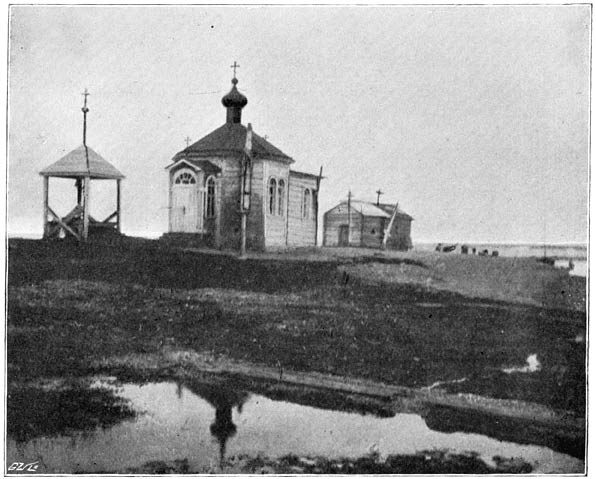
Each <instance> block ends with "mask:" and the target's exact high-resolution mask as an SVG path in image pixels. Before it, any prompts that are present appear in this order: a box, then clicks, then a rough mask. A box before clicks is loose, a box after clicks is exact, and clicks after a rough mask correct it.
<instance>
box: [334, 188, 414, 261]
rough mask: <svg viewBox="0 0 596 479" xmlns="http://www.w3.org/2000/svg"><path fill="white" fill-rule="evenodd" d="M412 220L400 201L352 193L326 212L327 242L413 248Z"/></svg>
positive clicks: (374, 246)
mask: <svg viewBox="0 0 596 479" xmlns="http://www.w3.org/2000/svg"><path fill="white" fill-rule="evenodd" d="M377 193H380V192H377ZM412 221H413V218H412V217H411V216H410V215H409V214H407V213H406V212H405V211H403V210H402V209H401V208H400V207H399V206H398V205H397V204H389V203H380V202H379V201H378V199H377V202H376V203H373V202H369V201H357V200H352V199H351V195H349V196H348V201H343V202H341V203H339V204H338V205H337V206H335V207H333V208H331V209H330V210H329V211H327V212H326V213H325V214H324V215H323V246H352V247H354V246H355V247H361V248H386V249H392V250H399V251H407V250H409V249H412V238H411V229H412Z"/></svg>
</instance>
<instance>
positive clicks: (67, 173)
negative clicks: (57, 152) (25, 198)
mask: <svg viewBox="0 0 596 479" xmlns="http://www.w3.org/2000/svg"><path fill="white" fill-rule="evenodd" d="M87 150H88V152H89V169H87V159H86V155H85V146H84V145H81V146H79V147H78V148H76V149H74V150H72V151H71V152H70V153H68V154H67V155H66V156H63V157H62V158H60V159H59V160H58V161H57V162H56V163H53V164H51V165H50V166H48V167H47V168H45V169H43V170H41V171H40V175H43V176H57V177H60V178H80V177H85V176H89V177H91V178H95V179H114V180H116V179H122V178H124V175H123V174H122V173H120V172H119V171H118V170H117V169H116V168H115V167H114V166H113V165H112V164H110V163H109V162H107V161H106V160H104V159H103V158H102V157H101V156H100V155H99V154H97V153H96V152H95V151H94V150H93V149H91V147H89V146H88V147H87Z"/></svg>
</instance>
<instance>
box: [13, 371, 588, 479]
mask: <svg viewBox="0 0 596 479" xmlns="http://www.w3.org/2000/svg"><path fill="white" fill-rule="evenodd" d="M94 387H101V388H108V389H110V390H111V391H112V392H113V393H114V396H115V397H117V398H122V399H124V400H126V401H128V404H129V406H130V407H131V408H132V409H134V410H135V411H136V413H137V414H136V415H135V417H134V418H128V419H126V418H124V419H122V420H121V422H119V423H117V424H115V425H110V426H109V427H97V428H95V429H93V430H86V431H69V432H68V433H65V432H64V431H61V432H60V433H59V434H56V435H54V436H51V435H39V436H37V437H34V438H31V439H28V440H26V441H19V442H17V441H16V440H15V438H14V437H13V436H10V435H9V439H8V442H7V462H8V463H9V464H10V463H11V462H12V461H20V462H33V461H39V462H40V464H41V467H40V469H39V472H45V473H76V472H89V473H93V472H96V473H98V472H106V471H124V470H126V469H127V468H131V467H140V466H141V465H143V464H146V463H148V462H151V461H174V460H176V459H186V460H187V461H188V465H189V467H190V470H191V471H192V470H203V469H204V468H206V467H212V468H217V467H218V465H219V464H220V461H221V460H222V458H223V459H225V458H230V457H232V456H238V455H249V456H251V457H255V456H257V455H262V456H266V457H270V458H276V457H282V456H285V455H289V454H295V455H299V456H310V457H314V456H325V457H328V458H341V457H361V456H363V455H366V454H369V453H370V451H371V450H374V451H376V452H378V454H379V455H380V456H381V457H386V456H387V455H390V454H414V453H416V452H418V451H425V450H426V451H428V450H448V451H451V452H453V453H469V452H475V453H477V454H478V455H479V456H478V457H479V458H480V459H482V460H483V461H484V462H486V463H487V464H488V465H491V466H492V465H494V463H493V457H495V456H501V457H505V458H508V457H516V458H517V457H519V458H523V459H524V460H525V461H527V462H528V463H530V464H532V466H533V468H534V470H533V473H580V472H583V461H581V460H579V459H576V458H573V457H571V456H568V455H565V454H562V453H558V452H555V451H553V450H552V449H549V448H547V447H542V446H535V445H520V444H516V443H513V442H507V441H499V440H497V439H493V438H490V437H488V436H485V435H481V434H474V433H462V432H438V431H434V430H432V429H430V428H429V427H428V425H427V423H426V422H425V420H424V419H423V418H422V417H421V416H419V415H416V414H401V413H400V414H396V415H395V416H393V417H379V416H375V415H372V414H359V413H354V412H343V411H337V410H329V409H319V408H316V407H311V406H305V405H299V404H293V403H290V402H286V401H279V400H273V399H269V398H267V397H264V396H261V395H258V394H252V393H249V392H245V391H236V390H233V389H227V388H223V387H220V386H214V385H210V384H198V385H197V384H193V385H192V386H186V385H181V384H176V383H171V382H161V383H150V384H145V385H136V384H122V385H116V384H114V383H110V382H106V381H99V382H96V383H95V385H94ZM63 413H64V414H66V415H67V414H69V411H68V410H65V411H63Z"/></svg>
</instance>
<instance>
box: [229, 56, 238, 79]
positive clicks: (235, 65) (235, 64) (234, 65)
mask: <svg viewBox="0 0 596 479" xmlns="http://www.w3.org/2000/svg"><path fill="white" fill-rule="evenodd" d="M230 68H233V69H234V78H236V68H240V65H238V64H237V63H236V60H234V64H233V65H230Z"/></svg>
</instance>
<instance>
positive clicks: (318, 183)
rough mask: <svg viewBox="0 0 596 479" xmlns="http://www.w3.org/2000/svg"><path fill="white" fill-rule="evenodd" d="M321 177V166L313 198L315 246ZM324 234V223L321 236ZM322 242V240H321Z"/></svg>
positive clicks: (317, 234)
mask: <svg viewBox="0 0 596 479" xmlns="http://www.w3.org/2000/svg"><path fill="white" fill-rule="evenodd" d="M322 177H323V166H321V169H320V170H319V177H318V178H317V191H316V192H315V197H314V198H313V203H314V207H315V208H314V209H315V247H316V246H317V244H318V241H319V239H318V238H319V189H320V188H321V178H322ZM324 235H325V225H323V236H324ZM323 243H324V241H323Z"/></svg>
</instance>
